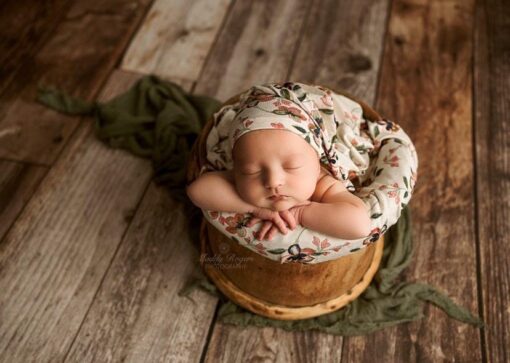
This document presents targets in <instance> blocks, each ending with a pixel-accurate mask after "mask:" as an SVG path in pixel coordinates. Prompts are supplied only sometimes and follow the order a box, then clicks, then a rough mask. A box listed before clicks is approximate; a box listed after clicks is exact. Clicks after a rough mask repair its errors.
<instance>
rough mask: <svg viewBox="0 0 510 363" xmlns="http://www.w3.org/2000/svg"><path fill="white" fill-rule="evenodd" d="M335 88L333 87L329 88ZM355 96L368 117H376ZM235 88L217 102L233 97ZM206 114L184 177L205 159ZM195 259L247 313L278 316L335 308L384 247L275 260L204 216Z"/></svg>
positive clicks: (363, 284) (367, 277) (371, 269)
mask: <svg viewBox="0 0 510 363" xmlns="http://www.w3.org/2000/svg"><path fill="white" fill-rule="evenodd" d="M335 92H336V91H335ZM337 93H339V94H342V95H344V96H346V97H348V98H351V99H352V100H354V101H356V102H358V103H359V104H360V105H361V106H362V108H363V116H364V117H365V118H367V119H369V120H374V121H375V120H380V119H381V117H380V116H379V115H378V114H377V113H376V112H375V111H374V110H372V109H371V108H370V107H369V106H368V105H366V104H365V103H364V102H363V101H361V100H358V99H356V98H355V97H353V96H351V95H349V94H347V93H345V92H337ZM240 95H241V94H238V95H236V96H234V97H232V98H230V99H229V100H228V101H226V102H225V103H224V104H223V105H226V104H231V103H234V102H237V101H238V100H239V96H240ZM212 121H213V120H212V117H211V118H210V119H209V120H208V122H207V123H206V125H205V127H204V129H203V130H202V132H201V134H200V135H199V137H198V139H197V140H196V142H195V144H194V145H193V148H192V150H191V157H190V162H189V164H188V170H187V181H188V183H191V182H192V181H193V180H195V179H196V178H197V177H198V176H199V172H200V170H201V168H202V165H204V164H205V160H206V140H207V135H208V134H209V131H210V130H211V127H212V124H213V122H212ZM200 242H201V256H200V264H201V266H202V269H203V271H204V273H205V274H206V275H207V276H208V277H209V278H210V279H211V280H212V281H213V283H214V284H215V285H216V286H217V287H218V289H220V291H222V292H223V294H225V295H226V296H227V297H228V298H229V299H231V300H232V301H233V302H235V303H237V304H238V305H240V306H242V307H244V308H246V309H248V310H250V311H252V312H253V313H256V314H259V315H262V316H266V317H269V318H273V319H280V320H296V319H306V318H312V317H315V316H319V315H322V314H326V313H330V312H332V311H335V310H338V309H340V308H342V307H343V306H345V305H346V304H348V303H349V302H351V301H352V300H354V299H355V298H357V297H358V296H359V295H360V294H361V293H362V292H363V291H364V290H365V289H366V288H367V287H368V285H369V284H370V282H371V281H372V278H373V277H374V275H375V273H376V271H377V269H378V267H379V264H380V261H381V258H382V252H383V247H384V238H383V236H381V237H380V238H379V240H377V241H376V242H375V243H371V244H370V245H369V246H367V247H365V248H362V249H360V250H358V251H356V252H353V253H351V254H349V255H346V256H342V257H339V258H337V259H334V260H329V261H325V262H320V263H314V264H304V263H299V262H294V263H283V264H282V263H279V262H277V261H274V260H271V259H268V258H266V257H264V256H262V255H260V254H258V253H255V252H253V251H251V250H250V249H248V248H246V247H244V246H242V245H240V244H239V243H237V242H236V241H234V240H233V239H231V238H229V237H227V236H226V235H224V234H223V233H221V232H220V231H219V230H218V229H217V228H216V227H214V226H213V225H212V224H211V223H209V221H207V220H206V219H205V218H203V219H202V223H201V226H200Z"/></svg>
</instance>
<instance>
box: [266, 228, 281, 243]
mask: <svg viewBox="0 0 510 363" xmlns="http://www.w3.org/2000/svg"><path fill="white" fill-rule="evenodd" d="M276 232H278V228H276V226H275V225H273V226H272V227H271V229H270V230H269V232H268V233H267V239H268V240H272V239H273V237H274V236H275V234H276Z"/></svg>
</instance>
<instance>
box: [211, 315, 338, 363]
mask: <svg viewBox="0 0 510 363" xmlns="http://www.w3.org/2000/svg"><path fill="white" fill-rule="evenodd" d="M233 344H236V345H235V347H236V349H232V347H233ZM341 354H342V338H341V337H338V336H334V335H331V334H325V333H319V332H316V331H304V332H289V331H286V330H283V329H275V328H259V327H255V326H247V327H237V326H233V325H227V324H223V323H216V324H215V326H214V334H213V335H212V338H211V342H210V344H209V350H208V352H207V356H206V359H205V362H213V363H216V362H276V363H288V362H292V363H300V362H305V363H308V362H340V360H341Z"/></svg>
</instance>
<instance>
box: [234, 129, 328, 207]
mask: <svg viewBox="0 0 510 363" xmlns="http://www.w3.org/2000/svg"><path fill="white" fill-rule="evenodd" d="M232 156H233V161H234V179H235V185H236V189H237V192H238V193H239V195H240V196H241V198H243V199H244V200H245V201H246V202H248V203H250V204H252V205H254V206H257V207H262V208H269V209H272V210H275V211H281V210H285V209H289V208H291V207H293V206H294V205H297V204H299V203H302V202H304V201H306V200H309V199H310V197H311V196H312V194H313V192H314V191H315V187H316V185H317V180H318V179H319V175H320V163H319V157H318V156H317V153H316V152H315V150H314V149H313V148H312V147H311V146H310V145H309V144H308V143H307V142H306V141H305V140H303V139H302V138H301V137H299V136H298V135H296V134H294V133H292V132H290V131H288V130H256V131H250V132H248V133H246V134H245V135H243V136H241V137H240V138H239V139H238V140H237V142H236V143H235V146H234V149H233V150H232ZM275 194H277V195H283V196H284V197H283V198H281V199H275V198H272V199H271V198H270V197H271V196H272V195H275Z"/></svg>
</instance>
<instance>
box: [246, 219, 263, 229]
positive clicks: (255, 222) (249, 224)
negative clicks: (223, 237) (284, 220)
mask: <svg viewBox="0 0 510 363" xmlns="http://www.w3.org/2000/svg"><path fill="white" fill-rule="evenodd" d="M261 220H262V219H260V218H257V217H252V218H251V219H250V220H249V221H248V223H246V227H251V226H253V225H255V224H257V223H259V222H260V221H261Z"/></svg>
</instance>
